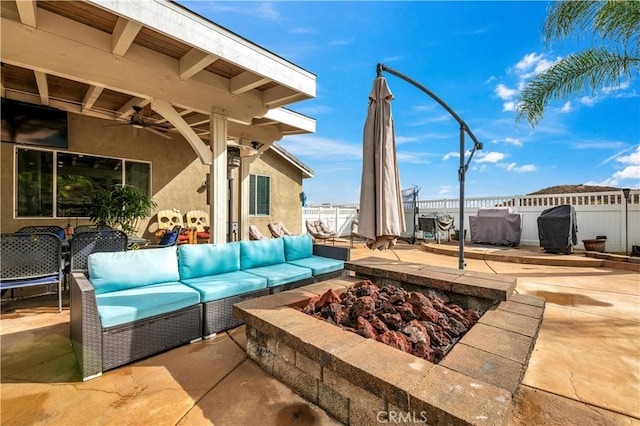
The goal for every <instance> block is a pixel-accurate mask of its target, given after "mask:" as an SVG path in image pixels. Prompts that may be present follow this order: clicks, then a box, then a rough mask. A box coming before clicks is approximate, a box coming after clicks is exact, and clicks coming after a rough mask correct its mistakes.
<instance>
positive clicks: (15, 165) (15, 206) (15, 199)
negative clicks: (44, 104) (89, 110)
mask: <svg viewBox="0 0 640 426" xmlns="http://www.w3.org/2000/svg"><path fill="white" fill-rule="evenodd" d="M20 150H22V151H39V152H48V153H52V159H51V161H52V165H51V166H52V168H53V173H52V175H53V176H52V193H51V197H52V200H51V201H52V206H53V208H52V210H53V211H52V212H51V215H50V216H19V215H18V153H19V151H20ZM58 154H64V155H74V154H75V155H82V156H90V157H99V158H104V159H108V160H118V161H120V162H121V163H122V166H121V167H120V169H121V176H122V182H123V183H125V184H126V182H127V175H126V170H125V168H126V167H127V162H133V163H141V164H148V165H149V186H148V188H147V194H149V196H151V188H153V162H151V161H146V160H137V159H133V158H126V157H113V156H109V155H102V154H95V153H88V152H77V151H67V150H63V149H47V148H41V147H32V146H30V145H20V144H18V145H16V146H14V149H13V197H12V198H13V199H12V203H13V208H12V216H13V219H15V220H22V219H27V220H34V219H70V218H71V217H73V218H76V219H88V217H87V216H78V217H76V216H59V215H58V199H57V198H58V197H57V194H58V167H57V165H58Z"/></svg>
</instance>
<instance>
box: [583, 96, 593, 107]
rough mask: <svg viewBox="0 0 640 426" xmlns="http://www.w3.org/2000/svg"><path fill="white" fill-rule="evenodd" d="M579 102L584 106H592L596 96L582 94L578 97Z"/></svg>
mask: <svg viewBox="0 0 640 426" xmlns="http://www.w3.org/2000/svg"><path fill="white" fill-rule="evenodd" d="M580 103H581V104H582V105H586V106H594V105H595V104H596V98H594V97H591V96H583V97H581V98H580Z"/></svg>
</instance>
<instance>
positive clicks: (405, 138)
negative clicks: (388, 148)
mask: <svg viewBox="0 0 640 426" xmlns="http://www.w3.org/2000/svg"><path fill="white" fill-rule="evenodd" d="M418 140H419V139H418V138H416V137H413V136H396V145H402V144H403V143H411V142H417V141H418Z"/></svg>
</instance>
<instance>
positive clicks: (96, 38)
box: [0, 2, 267, 124]
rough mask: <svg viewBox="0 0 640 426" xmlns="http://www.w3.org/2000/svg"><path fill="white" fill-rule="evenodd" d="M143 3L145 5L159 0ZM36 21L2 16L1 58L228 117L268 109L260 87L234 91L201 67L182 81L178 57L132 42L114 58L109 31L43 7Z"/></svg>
mask: <svg viewBox="0 0 640 426" xmlns="http://www.w3.org/2000/svg"><path fill="white" fill-rule="evenodd" d="M131 3H135V4H137V3H138V2H131ZM144 4H145V8H146V7H147V5H149V4H155V2H144ZM38 22H39V24H38V25H39V29H41V30H42V31H32V32H29V31H24V30H23V27H22V25H21V24H20V23H17V22H14V21H12V20H10V19H8V18H5V17H2V18H1V23H0V31H1V37H0V38H2V59H3V62H5V63H8V64H12V65H16V66H21V67H24V68H30V69H34V70H38V71H42V72H46V73H47V74H51V75H56V76H59V77H63V78H68V79H70V80H75V81H79V82H83V83H85V84H89V85H99V86H103V87H104V88H106V89H110V90H114V91H117V92H122V93H128V94H130V95H131V96H136V97H141V98H158V99H171V100H172V103H173V105H176V106H177V107H180V108H191V109H193V110H194V111H197V112H201V113H205V114H207V113H210V112H211V110H212V109H213V108H217V109H218V110H221V111H224V112H225V114H226V116H227V117H228V119H229V120H235V121H239V122H241V123H245V124H249V123H251V120H252V119H253V118H254V117H257V116H261V115H263V114H265V113H266V112H267V107H266V106H265V105H264V103H263V100H262V96H261V92H259V91H257V90H252V91H250V92H247V93H244V94H242V95H233V94H232V93H230V92H229V79H228V78H224V77H221V76H219V75H216V74H213V73H199V74H198V75H196V76H194V77H192V78H190V79H189V80H186V81H182V80H181V79H180V76H179V74H178V72H177V70H178V66H179V65H178V61H177V60H176V59H174V58H170V57H168V56H166V55H163V54H161V53H157V52H153V51H151V50H148V49H145V48H143V47H141V46H138V45H136V44H133V45H132V46H131V47H130V48H129V50H128V51H127V55H126V56H124V57H122V58H117V59H114V57H113V55H112V54H111V52H110V51H109V50H106V51H105V46H110V44H111V36H110V35H109V34H106V33H104V32H102V31H99V30H96V29H94V28H90V27H88V26H86V25H83V24H80V23H78V22H74V21H72V20H69V19H67V18H64V17H62V16H59V15H56V14H53V13H50V12H47V11H46V10H44V9H39V10H38ZM78 40H82V42H81V43H80V42H78ZM61 57H64V58H68V59H69V60H64V61H63V60H60V58H61Z"/></svg>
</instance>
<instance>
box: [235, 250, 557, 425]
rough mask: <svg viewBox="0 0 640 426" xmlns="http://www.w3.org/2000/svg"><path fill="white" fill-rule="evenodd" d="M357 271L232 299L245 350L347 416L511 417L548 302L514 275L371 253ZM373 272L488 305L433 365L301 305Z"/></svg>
mask: <svg viewBox="0 0 640 426" xmlns="http://www.w3.org/2000/svg"><path fill="white" fill-rule="evenodd" d="M346 267H347V268H348V269H351V270H352V271H354V272H355V274H356V277H347V278H342V279H335V280H331V281H326V282H321V283H317V284H312V285H309V286H306V287H301V288H298V289H294V290H289V291H286V292H282V293H278V294H274V295H270V296H265V297H261V298H258V299H253V300H248V301H245V302H242V303H239V304H236V305H235V306H234V315H235V316H236V317H238V318H240V319H241V320H242V321H244V322H245V323H246V324H247V353H248V355H249V357H251V358H252V359H253V360H254V361H256V362H257V363H258V364H259V365H260V366H261V367H262V368H263V369H265V370H266V371H267V372H268V373H270V374H272V375H274V376H275V377H277V378H278V379H279V380H281V381H282V382H283V383H285V384H287V385H288V386H290V387H291V388H293V389H294V390H295V391H296V392H297V393H299V394H300V395H302V396H303V397H304V398H306V399H307V400H309V401H310V402H312V403H314V404H316V405H318V406H320V407H322V408H323V409H325V410H326V411H327V412H328V413H330V414H331V415H333V416H334V417H335V418H337V419H338V420H340V421H341V422H343V423H345V424H351V425H354V424H363V425H365V424H378V423H392V424H393V423H395V424H398V423H405V424H406V423H412V424H420V423H423V424H427V423H428V424H430V425H436V424H447V425H449V424H486V425H494V424H507V423H508V421H509V419H510V417H511V408H512V402H513V399H514V398H515V397H516V395H517V392H518V389H519V387H520V384H521V382H522V378H523V376H524V372H525V370H526V367H527V364H528V361H529V356H530V354H531V351H532V349H533V346H534V344H535V340H536V337H537V333H538V329H539V327H540V324H541V321H542V314H543V311H544V300H543V299H541V298H537V297H531V296H523V295H518V294H514V293H513V290H514V289H515V285H516V279H515V278H510V277H503V276H499V275H490V274H481V273H477V272H469V271H460V270H455V269H448V268H439V267H433V266H427V265H422V264H414V263H405V262H393V261H388V260H382V259H376V258H368V259H363V260H359V261H352V262H348V263H347V266H346ZM363 279H369V280H371V281H373V282H375V283H376V284H377V285H379V286H384V285H394V286H398V287H402V288H404V289H406V290H408V291H420V290H423V291H427V290H429V289H431V290H434V289H435V290H437V291H440V292H443V293H444V294H446V295H447V297H448V298H449V299H450V300H452V301H455V303H457V304H459V305H460V306H462V307H463V308H465V309H468V308H476V309H479V310H480V311H482V312H486V313H485V314H484V315H483V316H482V317H481V318H480V320H479V321H478V323H477V324H475V325H474V326H473V327H472V328H471V329H470V330H469V331H468V332H467V333H466V334H465V335H464V337H462V339H461V340H460V341H459V342H458V343H457V344H456V345H455V346H454V347H453V349H452V350H451V351H450V352H448V353H447V355H446V356H445V357H444V358H443V359H442V360H441V361H440V363H439V364H433V363H431V362H429V361H426V360H424V359H421V358H418V357H415V356H413V355H411V354H408V353H405V352H401V351H399V350H397V349H395V348H392V347H389V346H387V345H385V344H383V343H380V342H377V341H375V340H372V339H366V338H364V337H362V336H359V335H357V334H355V333H351V332H349V331H345V330H342V329H340V328H339V327H337V326H335V325H332V324H329V323H327V322H325V321H323V320H319V319H316V318H313V317H311V316H309V315H307V314H304V313H302V312H300V311H298V310H296V309H295V308H301V307H303V306H305V305H306V304H307V303H308V301H309V299H311V298H312V297H317V296H320V295H322V294H324V293H325V292H326V291H327V290H329V289H333V290H334V291H336V292H337V293H338V294H340V293H342V292H344V291H346V289H347V288H350V287H352V286H353V285H354V284H356V283H359V282H361V281H362V280H363Z"/></svg>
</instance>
